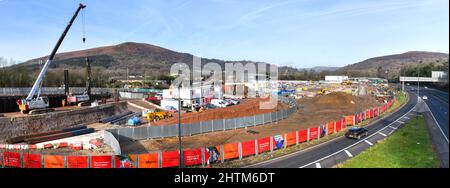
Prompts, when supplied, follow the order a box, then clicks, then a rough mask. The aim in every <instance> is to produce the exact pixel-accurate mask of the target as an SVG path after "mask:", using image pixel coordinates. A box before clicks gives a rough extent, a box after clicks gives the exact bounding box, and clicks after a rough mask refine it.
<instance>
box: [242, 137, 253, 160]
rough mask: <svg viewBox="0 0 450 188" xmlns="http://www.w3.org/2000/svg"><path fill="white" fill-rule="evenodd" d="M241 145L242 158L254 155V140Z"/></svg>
mask: <svg viewBox="0 0 450 188" xmlns="http://www.w3.org/2000/svg"><path fill="white" fill-rule="evenodd" d="M241 145H242V156H243V157H246V156H250V155H255V141H254V140H249V141H245V142H242V144H241Z"/></svg>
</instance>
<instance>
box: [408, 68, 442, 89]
mask: <svg viewBox="0 0 450 188" xmlns="http://www.w3.org/2000/svg"><path fill="white" fill-rule="evenodd" d="M400 82H402V91H404V90H405V82H448V73H447V72H444V71H431V77H405V76H401V77H400Z"/></svg>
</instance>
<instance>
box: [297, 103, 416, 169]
mask: <svg viewBox="0 0 450 188" xmlns="http://www.w3.org/2000/svg"><path fill="white" fill-rule="evenodd" d="M418 104H419V103H418V102H417V103H416V105H414V106H413V107H412V108H411V110H409V111H408V112H406V113H405V114H404V115H403V116H401V117H400V118H403V117H405V116H406V115H407V114H409V113H410V112H411V111H413V110H414V109H415V108H416V107H417V105H418ZM400 118H398V119H400ZM394 123H395V121H394V122H392V123H391V124H389V125H387V126H390V125H392V124H394ZM387 126H386V127H384V128H382V129H380V130H378V131H377V132H376V133H374V134H372V135H370V136H368V137H366V138H365V139H364V140H367V139H369V138H370V137H372V136H373V135H375V134H377V133H380V132H381V131H383V130H385V129H386V128H387ZM364 140H360V141H358V142H356V143H354V144H352V145H350V146H347V147H346V148H344V149H341V150H339V151H337V152H334V153H332V154H330V155H328V156H325V157H322V158H321V159H319V160H316V161H314V162H311V163H308V164H306V165H303V166H301V167H299V168H305V167H306V166H309V165H311V164H314V163H316V162H318V161H322V160H324V159H327V158H329V157H331V156H333V155H336V154H337V153H340V152H342V151H344V150H347V149H348V148H351V147H353V146H355V145H357V144H359V143H361V142H363V141H364Z"/></svg>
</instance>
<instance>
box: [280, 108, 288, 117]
mask: <svg viewBox="0 0 450 188" xmlns="http://www.w3.org/2000/svg"><path fill="white" fill-rule="evenodd" d="M281 114H283V119H286V118H287V111H286V110H281Z"/></svg>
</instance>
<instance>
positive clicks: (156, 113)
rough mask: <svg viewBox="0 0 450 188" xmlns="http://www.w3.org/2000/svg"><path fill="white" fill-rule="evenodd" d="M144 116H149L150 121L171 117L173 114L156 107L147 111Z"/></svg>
mask: <svg viewBox="0 0 450 188" xmlns="http://www.w3.org/2000/svg"><path fill="white" fill-rule="evenodd" d="M144 117H145V118H147V120H148V121H158V120H161V119H166V118H168V117H171V115H170V114H169V113H168V112H166V111H163V110H159V109H155V110H151V111H149V112H147V113H146V114H145V115H144Z"/></svg>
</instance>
